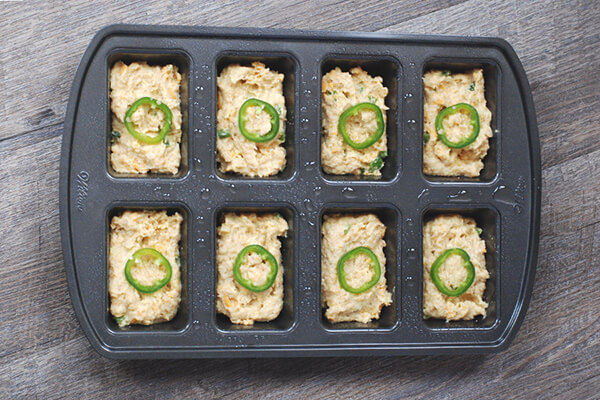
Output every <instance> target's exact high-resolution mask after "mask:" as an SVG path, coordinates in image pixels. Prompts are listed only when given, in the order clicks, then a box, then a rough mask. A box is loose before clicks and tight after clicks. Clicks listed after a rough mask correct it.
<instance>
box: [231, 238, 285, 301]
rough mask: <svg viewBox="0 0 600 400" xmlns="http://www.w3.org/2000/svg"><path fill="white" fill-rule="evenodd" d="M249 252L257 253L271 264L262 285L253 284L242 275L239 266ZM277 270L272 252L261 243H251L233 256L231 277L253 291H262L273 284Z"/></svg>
mask: <svg viewBox="0 0 600 400" xmlns="http://www.w3.org/2000/svg"><path fill="white" fill-rule="evenodd" d="M249 253H256V254H258V255H259V256H260V257H261V258H262V259H263V261H266V262H268V263H269V265H270V266H271V270H270V271H269V273H268V274H267V279H266V281H265V283H263V284H262V285H255V284H254V282H252V281H251V280H250V279H246V278H244V277H243V276H242V270H241V267H242V264H243V263H244V259H245V258H246V256H247V255H248V254H249ZM277 270H278V266H277V260H276V259H275V257H274V256H273V254H271V253H269V250H267V249H265V248H264V247H262V246H261V245H258V244H251V245H249V246H246V247H244V248H243V249H242V251H240V252H239V253H238V255H237V257H236V258H235V263H234V264H233V277H234V278H235V280H236V281H237V282H238V283H239V284H240V285H242V286H243V287H245V288H246V289H248V290H251V291H253V292H264V291H265V290H267V289H268V288H270V287H271V286H273V283H274V282H275V279H276V278H277Z"/></svg>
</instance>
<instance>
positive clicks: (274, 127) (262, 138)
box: [238, 98, 279, 143]
mask: <svg viewBox="0 0 600 400" xmlns="http://www.w3.org/2000/svg"><path fill="white" fill-rule="evenodd" d="M252 106H255V107H261V108H262V110H263V111H265V112H266V113H267V114H269V116H270V117H271V130H270V131H269V132H267V133H265V134H264V135H261V134H258V133H255V132H248V131H247V130H246V122H247V121H248V116H247V115H246V111H247V110H248V107H252ZM238 126H239V128H240V133H241V134H242V135H243V136H244V137H245V138H246V139H248V140H250V141H252V142H257V143H264V142H268V141H270V140H273V139H274V138H275V136H277V134H278V133H279V113H278V112H277V110H276V109H275V107H273V106H272V105H271V104H269V103H267V102H266V101H262V100H259V99H254V98H252V99H248V100H246V101H245V102H244V103H243V104H242V106H241V107H240V111H239V112H238Z"/></svg>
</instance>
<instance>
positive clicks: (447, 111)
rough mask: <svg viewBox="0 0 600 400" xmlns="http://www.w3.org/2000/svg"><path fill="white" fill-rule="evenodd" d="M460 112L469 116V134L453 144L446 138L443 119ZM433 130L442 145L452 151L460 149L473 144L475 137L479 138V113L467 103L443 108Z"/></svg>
mask: <svg viewBox="0 0 600 400" xmlns="http://www.w3.org/2000/svg"><path fill="white" fill-rule="evenodd" d="M461 110H465V111H467V112H468V113H469V114H470V115H471V127H472V131H471V134H470V135H469V136H467V137H463V138H462V139H460V140H459V141H458V142H453V141H451V140H450V139H448V137H447V136H446V128H444V118H446V117H448V116H450V115H452V114H455V113H457V112H459V111H461ZM435 130H436V132H437V135H438V138H439V139H440V141H441V142H442V143H444V144H445V145H446V146H448V147H450V148H453V149H461V148H463V147H466V146H468V145H470V144H471V143H473V142H474V141H475V139H477V136H479V113H478V112H477V110H476V109H475V107H473V106H472V105H470V104H467V103H458V104H455V105H453V106H450V107H446V108H444V109H443V110H442V111H440V113H439V114H438V115H437V117H436V118H435Z"/></svg>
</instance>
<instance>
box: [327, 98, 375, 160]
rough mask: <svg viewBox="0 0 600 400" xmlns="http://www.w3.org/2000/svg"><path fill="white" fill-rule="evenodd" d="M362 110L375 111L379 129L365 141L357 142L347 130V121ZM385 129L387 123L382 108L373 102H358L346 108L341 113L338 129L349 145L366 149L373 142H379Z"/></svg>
mask: <svg viewBox="0 0 600 400" xmlns="http://www.w3.org/2000/svg"><path fill="white" fill-rule="evenodd" d="M361 110H369V111H373V112H374V113H375V120H376V121H377V129H376V130H375V132H373V134H372V135H371V136H369V137H368V138H367V139H366V140H365V141H363V142H355V141H354V140H352V138H350V135H348V131H347V130H346V122H347V121H348V118H350V117H352V116H355V115H357V114H358V113H359V112H360V111H361ZM384 130H385V124H384V123H383V112H382V111H381V108H379V107H378V106H377V104H373V103H358V104H356V105H355V106H352V107H350V108H348V109H346V110H345V111H344V112H343V113H342V115H340V119H339V120H338V131H339V132H340V135H342V138H344V141H345V142H346V143H348V145H349V146H350V147H352V148H354V149H359V150H360V149H366V148H367V147H369V146H371V145H372V144H373V143H375V142H377V141H378V140H379V139H380V138H381V136H383V131H384Z"/></svg>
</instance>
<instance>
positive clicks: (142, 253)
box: [125, 247, 173, 293]
mask: <svg viewBox="0 0 600 400" xmlns="http://www.w3.org/2000/svg"><path fill="white" fill-rule="evenodd" d="M142 257H152V258H154V264H155V265H156V266H157V267H159V266H161V265H162V266H164V267H165V268H166V270H167V273H166V274H165V276H164V278H162V279H158V280H156V281H155V282H154V283H153V284H152V285H142V284H141V283H140V282H139V281H138V280H137V279H135V278H134V277H133V275H131V268H133V266H134V265H135V264H137V263H139V262H141V260H142ZM172 273H173V272H172V270H171V264H170V263H169V260H167V259H166V258H165V256H163V255H162V254H161V252H160V251H157V250H154V249H152V248H150V247H146V248H143V249H139V250H138V251H136V252H135V253H133V255H132V256H131V257H130V258H129V260H127V263H126V264H125V279H127V282H129V284H130V285H131V286H133V287H134V288H135V289H136V290H137V291H138V292H141V293H154V292H156V291H157V290H158V289H160V288H162V287H163V286H165V285H166V284H167V283H169V281H170V280H171V275H172Z"/></svg>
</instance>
